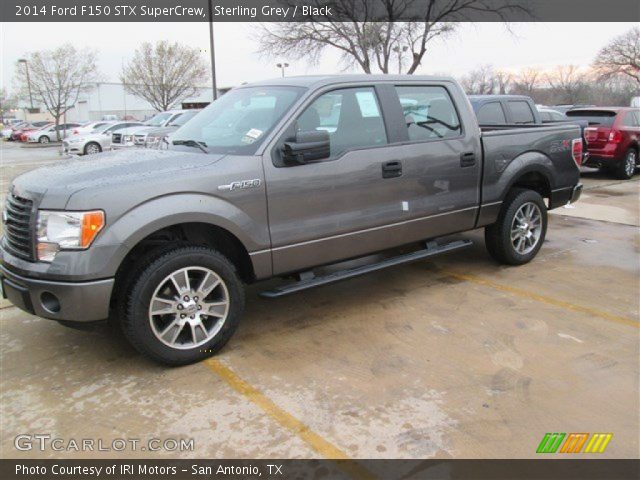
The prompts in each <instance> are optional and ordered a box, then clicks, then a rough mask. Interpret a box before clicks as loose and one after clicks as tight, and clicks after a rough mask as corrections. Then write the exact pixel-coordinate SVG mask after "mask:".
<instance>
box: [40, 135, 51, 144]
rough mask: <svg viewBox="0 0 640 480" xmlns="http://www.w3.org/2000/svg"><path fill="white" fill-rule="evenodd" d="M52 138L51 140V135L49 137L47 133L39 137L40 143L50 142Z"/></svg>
mask: <svg viewBox="0 0 640 480" xmlns="http://www.w3.org/2000/svg"><path fill="white" fill-rule="evenodd" d="M50 141H51V140H49V137H47V136H46V135H42V136H41V137H40V138H39V139H38V143H42V144H43V145H44V144H47V143H49V142H50Z"/></svg>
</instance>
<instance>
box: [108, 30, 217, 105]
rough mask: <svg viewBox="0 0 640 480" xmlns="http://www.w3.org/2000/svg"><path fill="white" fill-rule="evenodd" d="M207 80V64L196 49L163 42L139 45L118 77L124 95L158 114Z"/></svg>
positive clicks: (194, 91)
mask: <svg viewBox="0 0 640 480" xmlns="http://www.w3.org/2000/svg"><path fill="white" fill-rule="evenodd" d="M208 79H209V69H208V65H207V63H206V62H205V61H204V60H203V59H202V56H201V55H200V52H199V51H198V49H195V48H190V47H187V46H184V45H180V44H179V43H169V42H167V41H160V42H157V43H156V44H155V45H152V44H151V43H148V42H147V43H143V44H142V45H141V46H140V47H139V48H138V49H137V50H136V51H135V53H134V56H133V59H132V60H131V61H130V62H129V63H128V64H127V65H125V66H124V67H123V69H122V73H121V74H120V81H121V82H122V83H123V84H124V88H125V90H126V91H127V92H129V93H131V94H133V95H136V96H137V97H140V98H143V99H145V100H146V101H147V102H149V103H150V104H151V106H152V107H153V108H154V109H156V110H158V111H165V110H169V109H170V108H171V107H172V106H173V105H175V104H176V103H178V102H180V101H181V100H184V99H185V98H187V97H189V96H191V95H194V94H195V93H196V92H197V87H198V86H200V85H203V84H204V83H205V82H206V81H207V80H208Z"/></svg>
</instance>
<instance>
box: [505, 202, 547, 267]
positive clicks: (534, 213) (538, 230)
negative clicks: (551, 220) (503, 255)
mask: <svg viewBox="0 0 640 480" xmlns="http://www.w3.org/2000/svg"><path fill="white" fill-rule="evenodd" d="M541 234H542V212H541V211H540V207H538V205H536V204H535V203H533V202H527V203H525V204H523V205H522V206H521V207H520V208H519V209H518V211H517V212H516V214H515V216H514V217H513V222H512V223H511V244H512V245H513V248H514V249H515V251H516V252H518V253H519V254H520V255H526V254H528V253H529V252H531V251H532V250H533V249H534V248H535V247H536V245H537V244H538V241H539V240H540V236H541Z"/></svg>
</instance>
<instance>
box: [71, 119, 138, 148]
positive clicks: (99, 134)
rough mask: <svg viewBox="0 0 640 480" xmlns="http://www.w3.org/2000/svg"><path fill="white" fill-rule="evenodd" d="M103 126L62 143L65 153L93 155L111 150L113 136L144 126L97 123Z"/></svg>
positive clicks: (121, 123)
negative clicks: (118, 131) (115, 132)
mask: <svg viewBox="0 0 640 480" xmlns="http://www.w3.org/2000/svg"><path fill="white" fill-rule="evenodd" d="M97 123H100V124H101V125H100V126H99V127H97V128H94V129H93V130H91V131H90V132H89V133H85V134H80V135H71V136H70V137H69V138H67V139H65V140H64V141H63V142H62V148H63V151H64V153H67V154H70V155H92V154H94V153H100V152H102V151H104V150H109V149H110V148H111V134H112V133H113V132H114V131H116V130H122V129H127V128H132V127H138V126H140V125H142V123H140V122H97Z"/></svg>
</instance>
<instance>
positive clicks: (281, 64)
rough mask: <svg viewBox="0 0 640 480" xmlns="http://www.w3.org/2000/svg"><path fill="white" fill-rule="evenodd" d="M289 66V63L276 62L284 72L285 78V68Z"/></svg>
mask: <svg viewBox="0 0 640 480" xmlns="http://www.w3.org/2000/svg"><path fill="white" fill-rule="evenodd" d="M288 66H289V64H288V63H276V67H278V68H279V69H280V71H281V72H282V78H284V69H285V68H287V67H288Z"/></svg>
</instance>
